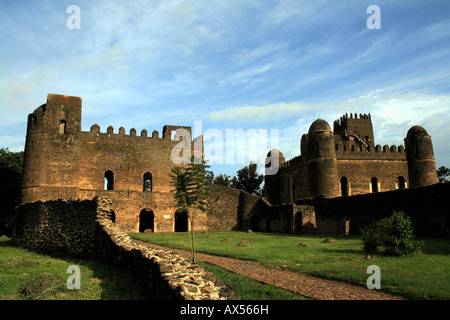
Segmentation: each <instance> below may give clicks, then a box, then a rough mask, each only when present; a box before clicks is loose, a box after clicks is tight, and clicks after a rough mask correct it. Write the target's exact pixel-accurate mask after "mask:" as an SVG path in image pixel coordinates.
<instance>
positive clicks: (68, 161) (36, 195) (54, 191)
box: [21, 94, 204, 232]
mask: <svg viewBox="0 0 450 320" xmlns="http://www.w3.org/2000/svg"><path fill="white" fill-rule="evenodd" d="M81 109H82V106H81V98H79V97H70V96H63V95H56V94H49V95H48V96H47V102H46V103H45V104H44V105H42V106H40V107H39V108H37V109H36V110H35V111H34V112H33V113H32V114H30V115H29V117H28V126H27V137H26V143H25V155H24V174H23V186H22V192H21V196H22V203H28V202H35V201H46V200H57V199H92V198H93V197H95V196H101V195H104V194H106V195H108V196H110V197H111V198H114V205H115V206H116V207H115V214H116V216H117V224H118V225H119V226H120V227H122V228H123V229H124V230H126V231H127V232H138V231H139V223H140V221H139V215H140V212H141V211H142V210H147V211H149V210H151V212H152V214H153V219H154V224H153V225H152V226H151V227H149V229H152V230H153V231H155V232H171V231H174V215H175V211H176V209H175V206H174V201H173V197H172V195H171V194H170V189H171V186H170V177H169V174H171V169H172V168H173V167H175V166H176V165H183V164H176V163H174V162H173V161H172V154H173V153H174V154H175V155H176V156H181V155H184V153H180V152H181V151H182V149H183V148H184V149H185V150H183V151H186V150H187V149H188V148H187V147H188V146H190V152H189V151H186V152H189V154H188V155H187V157H188V159H190V156H191V154H193V153H195V152H196V151H200V152H202V150H203V143H202V139H194V140H192V137H190V136H189V137H186V139H185V141H183V143H182V142H181V139H180V140H175V139H174V138H173V137H172V136H171V131H173V130H185V132H188V133H190V132H191V128H190V127H185V126H173V125H167V126H164V128H163V133H162V137H161V136H160V134H159V132H158V131H156V130H155V131H153V133H152V134H151V136H149V135H148V133H147V130H145V129H144V130H142V131H141V133H140V135H137V134H136V129H134V128H132V129H131V130H130V131H129V134H126V133H125V129H124V128H123V127H121V128H119V130H118V132H117V131H116V132H115V131H114V128H113V127H112V126H109V127H108V128H106V130H105V132H102V130H101V128H100V127H99V126H98V125H97V124H94V125H92V126H91V129H90V131H89V132H84V131H81V111H82V110H81ZM197 154H198V153H197ZM107 172H108V180H109V181H110V182H111V186H110V188H106V189H108V190H105V176H106V173H107ZM145 180H148V181H151V190H150V191H148V190H145V189H144V181H145ZM109 189H111V190H109ZM202 218H204V217H202ZM199 225H200V224H199Z"/></svg>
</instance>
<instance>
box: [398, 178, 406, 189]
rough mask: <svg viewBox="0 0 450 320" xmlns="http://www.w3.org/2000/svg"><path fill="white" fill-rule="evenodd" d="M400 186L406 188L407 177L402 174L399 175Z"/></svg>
mask: <svg viewBox="0 0 450 320" xmlns="http://www.w3.org/2000/svg"><path fill="white" fill-rule="evenodd" d="M398 188H399V189H405V188H406V181H405V178H403V177H402V176H400V177H398Z"/></svg>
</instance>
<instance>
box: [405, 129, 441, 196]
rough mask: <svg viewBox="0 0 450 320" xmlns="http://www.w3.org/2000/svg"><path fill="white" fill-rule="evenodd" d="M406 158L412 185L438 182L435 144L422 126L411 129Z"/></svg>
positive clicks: (406, 145) (407, 138)
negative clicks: (434, 151)
mask: <svg viewBox="0 0 450 320" xmlns="http://www.w3.org/2000/svg"><path fill="white" fill-rule="evenodd" d="M405 152H406V160H407V161H408V175H409V186H410V187H423V186H428V185H431V184H435V183H438V177H437V173H436V163H435V160H434V153H433V144H432V142H431V137H430V135H429V134H428V132H427V131H426V130H425V129H424V128H422V127H421V126H414V127H412V128H411V129H409V131H408V133H407V135H406V138H405Z"/></svg>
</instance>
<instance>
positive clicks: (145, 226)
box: [139, 208, 155, 232]
mask: <svg viewBox="0 0 450 320" xmlns="http://www.w3.org/2000/svg"><path fill="white" fill-rule="evenodd" d="M145 230H151V232H154V231H155V215H154V214H153V211H152V210H150V209H147V208H146V209H143V210H141V212H140V213H139V232H145ZM147 232H148V231H147Z"/></svg>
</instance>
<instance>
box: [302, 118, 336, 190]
mask: <svg viewBox="0 0 450 320" xmlns="http://www.w3.org/2000/svg"><path fill="white" fill-rule="evenodd" d="M305 140H306V157H307V161H308V178H309V192H310V196H311V197H312V198H315V197H317V196H320V195H323V196H325V197H327V198H333V197H338V196H339V195H340V193H339V179H338V170H337V158H336V151H335V143H334V134H333V132H332V131H331V127H330V125H329V124H328V123H327V122H326V121H325V120H322V119H317V120H316V121H314V122H313V123H312V124H311V127H310V128H309V131H308V137H307V139H305Z"/></svg>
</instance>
